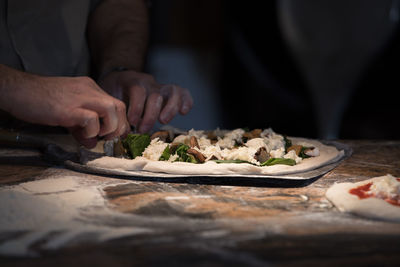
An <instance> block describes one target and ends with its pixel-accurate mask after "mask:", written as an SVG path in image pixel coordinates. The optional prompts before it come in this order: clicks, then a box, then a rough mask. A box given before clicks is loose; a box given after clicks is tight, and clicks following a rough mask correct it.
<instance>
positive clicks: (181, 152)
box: [175, 144, 197, 163]
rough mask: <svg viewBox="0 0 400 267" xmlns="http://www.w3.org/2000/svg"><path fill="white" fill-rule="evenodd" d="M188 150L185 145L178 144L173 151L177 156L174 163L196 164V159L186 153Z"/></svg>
mask: <svg viewBox="0 0 400 267" xmlns="http://www.w3.org/2000/svg"><path fill="white" fill-rule="evenodd" d="M188 149H189V147H188V146H187V145H185V144H179V145H178V147H177V148H176V151H175V154H177V155H178V156H179V158H177V159H176V161H182V162H190V163H197V160H196V158H195V157H194V156H192V155H190V154H188V153H187V150H188Z"/></svg>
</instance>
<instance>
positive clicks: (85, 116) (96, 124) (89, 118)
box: [61, 108, 100, 139]
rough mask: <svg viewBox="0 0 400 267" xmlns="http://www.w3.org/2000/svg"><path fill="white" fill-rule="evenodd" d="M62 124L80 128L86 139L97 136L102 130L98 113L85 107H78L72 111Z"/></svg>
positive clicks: (82, 135)
mask: <svg viewBox="0 0 400 267" xmlns="http://www.w3.org/2000/svg"><path fill="white" fill-rule="evenodd" d="M61 126H64V127H68V128H77V129H80V132H81V133H80V135H81V137H82V138H86V139H88V138H93V137H96V136H97V135H98V134H99V131H100V121H99V116H98V114H97V113H96V112H94V111H91V110H87V109H83V108H77V109H74V110H73V111H72V112H70V113H69V115H68V118H67V119H66V121H64V122H62V123H61Z"/></svg>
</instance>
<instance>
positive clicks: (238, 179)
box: [63, 141, 352, 187]
mask: <svg viewBox="0 0 400 267" xmlns="http://www.w3.org/2000/svg"><path fill="white" fill-rule="evenodd" d="M321 142H322V143H323V144H326V145H330V146H335V147H336V148H337V149H338V150H339V151H340V150H343V151H344V156H343V157H341V158H340V159H338V160H337V161H336V162H333V163H330V164H327V165H324V166H321V167H319V168H317V169H314V170H310V171H305V172H298V173H293V174H287V175H243V174H237V175H233V174H228V175H177V174H168V173H154V172H148V171H124V170H114V169H104V168H98V167H93V166H88V165H86V164H85V162H87V161H88V160H92V159H95V158H97V157H100V156H102V154H98V153H93V152H90V151H88V150H85V149H82V150H81V151H80V155H79V159H80V160H79V161H76V160H70V159H67V160H65V161H64V162H63V164H64V166H65V167H67V168H69V169H71V170H75V171H79V172H84V173H89V174H97V175H105V176H110V177H117V178H123V179H131V180H140V181H162V182H175V183H196V184H215V185H239V186H269V187H301V186H306V185H308V184H310V183H312V182H314V181H315V180H317V179H318V178H320V177H321V176H323V175H324V174H326V173H327V172H329V171H331V170H332V169H334V168H335V167H336V166H338V165H339V164H340V163H341V162H342V161H344V160H345V159H347V158H348V157H350V156H351V154H352V149H351V148H350V147H349V146H348V145H346V144H343V143H340V142H338V141H321Z"/></svg>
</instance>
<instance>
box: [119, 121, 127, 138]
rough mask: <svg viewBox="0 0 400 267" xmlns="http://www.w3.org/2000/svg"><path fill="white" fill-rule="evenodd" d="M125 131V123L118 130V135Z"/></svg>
mask: <svg viewBox="0 0 400 267" xmlns="http://www.w3.org/2000/svg"><path fill="white" fill-rule="evenodd" d="M125 131H126V125H125V123H124V124H123V125H122V127H121V129H120V130H119V135H123V134H124V133H125Z"/></svg>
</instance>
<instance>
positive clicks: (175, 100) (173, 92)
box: [159, 85, 182, 124]
mask: <svg viewBox="0 0 400 267" xmlns="http://www.w3.org/2000/svg"><path fill="white" fill-rule="evenodd" d="M181 91H182V88H180V87H177V86H175V85H166V86H164V87H163V88H161V93H162V94H163V95H164V96H165V97H166V99H167V103H166V105H165V106H164V108H163V110H162V112H161V114H160V117H159V120H160V122H161V123H164V124H166V123H168V122H170V121H171V120H172V118H173V117H174V116H175V115H176V114H177V113H178V111H179V109H180V107H181V106H182V95H181Z"/></svg>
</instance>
